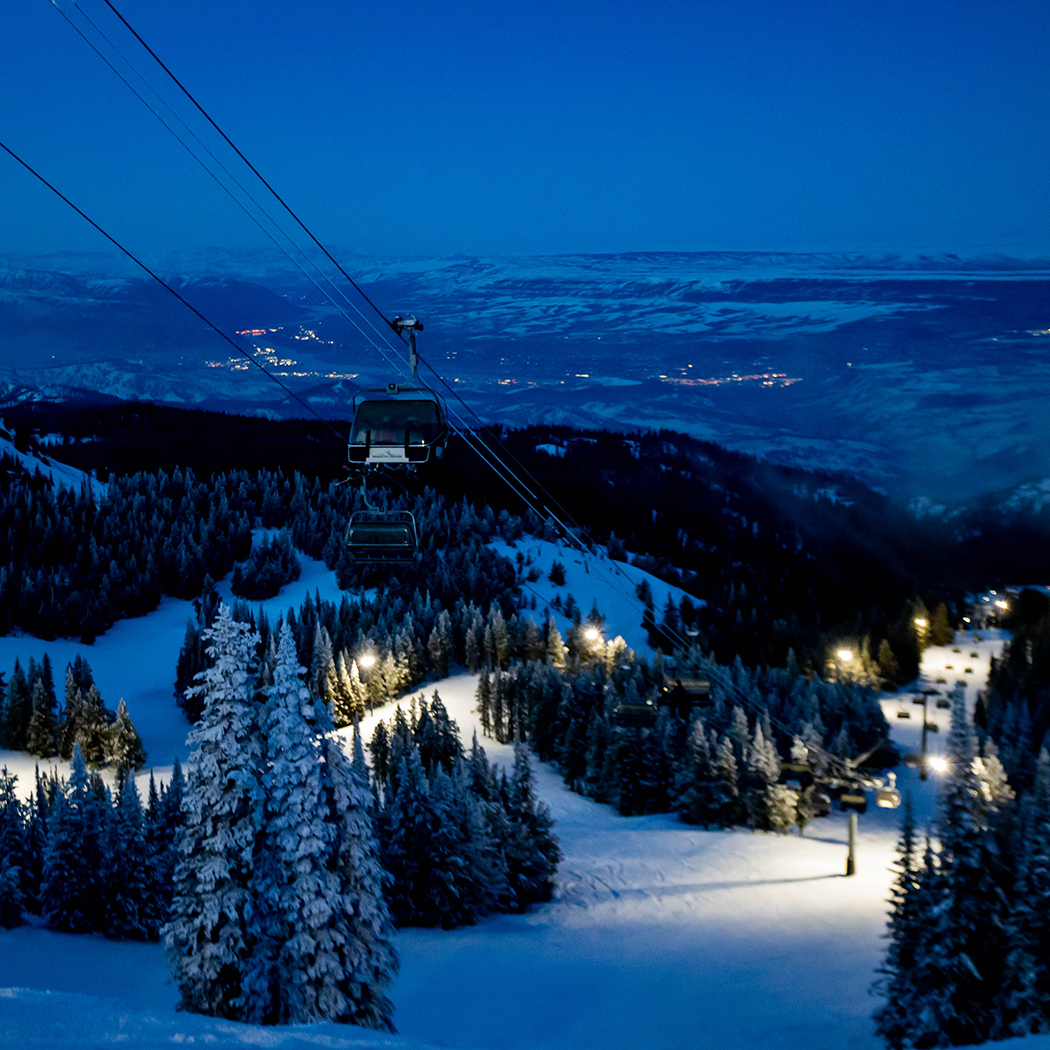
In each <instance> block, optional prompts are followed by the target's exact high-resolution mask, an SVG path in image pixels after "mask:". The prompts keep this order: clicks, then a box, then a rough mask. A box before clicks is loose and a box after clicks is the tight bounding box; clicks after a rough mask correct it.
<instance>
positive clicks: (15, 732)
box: [0, 658, 33, 751]
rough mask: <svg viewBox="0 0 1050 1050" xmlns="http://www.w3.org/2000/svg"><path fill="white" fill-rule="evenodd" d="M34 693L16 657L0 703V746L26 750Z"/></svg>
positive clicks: (12, 749)
mask: <svg viewBox="0 0 1050 1050" xmlns="http://www.w3.org/2000/svg"><path fill="white" fill-rule="evenodd" d="M32 714H33V712H32V693H30V691H29V682H28V680H27V679H26V674H25V671H23V670H22V665H21V664H20V663H19V662H18V659H17V658H16V659H15V667H14V670H13V671H12V672H11V677H10V678H9V679H8V682H7V691H6V692H5V693H4V697H3V703H2V705H0V747H5V748H8V749H9V750H11V751H24V750H25V747H26V733H27V731H28V729H29V720H30V718H31V717H32Z"/></svg>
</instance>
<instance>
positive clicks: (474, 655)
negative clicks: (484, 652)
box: [463, 624, 481, 674]
mask: <svg viewBox="0 0 1050 1050" xmlns="http://www.w3.org/2000/svg"><path fill="white" fill-rule="evenodd" d="M463 655H464V659H465V660H466V663H467V670H468V671H470V673H471V674H476V673H477V670H478V667H479V666H480V665H481V651H480V649H479V648H478V634H477V631H475V630H474V626H473V624H472V625H471V626H470V627H468V628H467V630H466V634H465V635H464V637H463Z"/></svg>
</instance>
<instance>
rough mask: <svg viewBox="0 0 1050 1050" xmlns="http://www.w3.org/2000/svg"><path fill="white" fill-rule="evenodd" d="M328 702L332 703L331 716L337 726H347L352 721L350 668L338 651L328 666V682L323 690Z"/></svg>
mask: <svg viewBox="0 0 1050 1050" xmlns="http://www.w3.org/2000/svg"><path fill="white" fill-rule="evenodd" d="M325 695H326V696H327V697H328V702H329V703H330V704H331V705H332V717H333V718H334V719H335V724H336V725H337V726H348V725H351V724H352V723H353V721H354V697H353V696H352V695H351V691H350V670H349V668H348V667H347V665H346V656H345V654H344V653H339V655H338V656H336V658H335V663H333V664H331V665H330V666H329V668H328V682H327V688H326V690H325Z"/></svg>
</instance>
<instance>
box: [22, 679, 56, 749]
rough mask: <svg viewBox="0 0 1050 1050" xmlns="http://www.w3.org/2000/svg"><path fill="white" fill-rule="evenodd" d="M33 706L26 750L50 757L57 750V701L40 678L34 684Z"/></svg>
mask: <svg viewBox="0 0 1050 1050" xmlns="http://www.w3.org/2000/svg"><path fill="white" fill-rule="evenodd" d="M31 706H32V709H33V714H32V716H31V717H30V719H29V727H28V729H27V730H26V750H27V751H28V752H29V753H30V754H31V755H37V756H39V757H40V758H50V757H51V756H52V755H54V754H55V753H56V752H57V725H56V717H55V701H54V698H53V697H52V696H50V695H49V693H48V691H47V687H46V686H45V685H44V683H43V681H42V680H40V679H37V681H36V682H35V683H34V685H33V696H32V705H31Z"/></svg>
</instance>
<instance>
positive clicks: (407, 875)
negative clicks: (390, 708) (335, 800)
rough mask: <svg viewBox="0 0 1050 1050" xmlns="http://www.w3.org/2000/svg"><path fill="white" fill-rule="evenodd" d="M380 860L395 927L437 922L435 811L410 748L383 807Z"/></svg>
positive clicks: (420, 770) (418, 762) (427, 788)
mask: <svg viewBox="0 0 1050 1050" xmlns="http://www.w3.org/2000/svg"><path fill="white" fill-rule="evenodd" d="M384 818H385V821H384V822H385V830H386V833H385V835H384V836H383V849H382V864H383V867H384V868H386V870H387V871H388V872H390V875H391V880H392V883H391V887H390V892H389V901H390V911H391V915H392V917H393V920H394V922H395V923H396V924H397V925H398V926H409V925H418V926H436V925H440V923H441V914H440V909H439V908H438V907H437V906H436V905H435V903H434V901H433V900H432V897H433V894H434V893H435V892H439V888H438V887H436V886H435V884H434V882H433V879H432V877H431V874H432V873H431V867H432V865H431V857H432V843H433V839H434V834H435V831H436V824H437V819H438V818H437V814H436V813H435V811H434V805H433V803H432V801H431V798H430V785H429V783H428V782H427V778H426V774H425V773H424V771H423V763H422V761H421V760H420V757H419V752H418V751H417V750H416V749H415V748H414V747H413V748H410V749H409V750H408V751H407V752H406V753H405V754H404V755H403V757H402V758H401V760H400V768H399V770H398V776H397V789H396V793H395V795H394V797H393V799H392V800H391V801H390V804H389V805H388V806H387V808H386V811H385V814H384Z"/></svg>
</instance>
